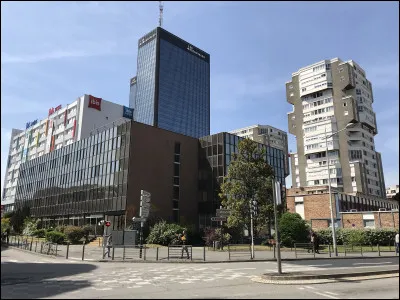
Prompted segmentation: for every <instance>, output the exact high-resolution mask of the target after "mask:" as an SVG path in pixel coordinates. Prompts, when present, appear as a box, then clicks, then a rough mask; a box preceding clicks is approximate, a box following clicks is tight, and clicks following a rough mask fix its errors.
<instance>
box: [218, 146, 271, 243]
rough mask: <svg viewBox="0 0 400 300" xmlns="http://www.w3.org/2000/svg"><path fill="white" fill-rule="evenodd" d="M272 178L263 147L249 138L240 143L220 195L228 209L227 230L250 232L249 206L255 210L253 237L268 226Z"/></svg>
mask: <svg viewBox="0 0 400 300" xmlns="http://www.w3.org/2000/svg"><path fill="white" fill-rule="evenodd" d="M273 175H274V171H273V169H272V167H271V166H270V165H269V164H268V163H267V162H266V153H265V148H264V147H260V145H259V144H258V143H256V142H254V141H252V140H250V139H244V140H242V141H240V142H239V145H238V153H235V154H234V155H233V160H232V161H231V164H230V166H229V169H228V174H227V176H225V178H224V182H223V183H222V185H221V193H220V194H219V195H220V198H221V203H222V205H223V207H224V208H227V209H230V210H231V215H230V216H229V217H228V222H227V226H228V227H230V228H232V227H239V228H242V229H244V228H247V229H249V228H250V209H251V207H252V206H253V207H255V209H256V213H255V214H254V216H253V228H254V235H255V236H257V233H258V232H259V231H260V229H262V228H263V227H265V225H266V224H269V221H270V219H271V217H272V215H273V202H272V201H273V198H272V176H273ZM251 202H253V205H251Z"/></svg>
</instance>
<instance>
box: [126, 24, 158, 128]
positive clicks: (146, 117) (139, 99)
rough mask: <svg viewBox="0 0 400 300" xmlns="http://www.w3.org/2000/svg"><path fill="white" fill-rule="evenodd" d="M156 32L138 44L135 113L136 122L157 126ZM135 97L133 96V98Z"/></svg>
mask: <svg viewBox="0 0 400 300" xmlns="http://www.w3.org/2000/svg"><path fill="white" fill-rule="evenodd" d="M156 35H157V33H156V30H153V31H152V32H150V33H148V34H147V35H145V36H144V37H143V38H141V39H140V40H139V43H138V57H137V74H136V80H137V83H136V96H135V97H134V99H135V104H134V106H131V107H132V108H134V109H135V110H134V112H133V118H134V120H135V121H137V122H140V123H144V124H147V125H151V126H156V125H157V124H156V122H155V121H156V120H155V115H154V114H155V103H154V101H155V91H156V57H157V55H156V54H157V38H156ZM132 97H133V96H132Z"/></svg>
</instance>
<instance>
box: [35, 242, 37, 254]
mask: <svg viewBox="0 0 400 300" xmlns="http://www.w3.org/2000/svg"><path fill="white" fill-rule="evenodd" d="M36 249H37V241H36V243H35V252H36Z"/></svg>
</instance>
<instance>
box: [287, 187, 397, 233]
mask: <svg viewBox="0 0 400 300" xmlns="http://www.w3.org/2000/svg"><path fill="white" fill-rule="evenodd" d="M286 195H287V196H286V203H287V208H288V210H289V211H290V212H296V213H298V214H300V216H301V217H302V218H303V219H305V220H306V221H308V222H309V223H310V224H311V226H312V228H314V229H319V228H328V227H330V226H331V216H330V208H329V207H330V206H329V193H328V186H318V187H304V188H303V187H300V188H291V189H288V190H287V192H286ZM332 206H333V216H334V218H335V220H336V222H335V223H336V226H337V227H343V228H349V227H351V228H368V227H374V228H394V227H396V228H398V227H399V213H398V209H399V203H398V202H396V201H391V200H386V199H381V198H376V197H371V196H363V195H359V196H353V195H348V194H345V193H341V192H338V191H337V190H335V189H333V190H332Z"/></svg>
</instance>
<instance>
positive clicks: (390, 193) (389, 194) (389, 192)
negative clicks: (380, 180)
mask: <svg viewBox="0 0 400 300" xmlns="http://www.w3.org/2000/svg"><path fill="white" fill-rule="evenodd" d="M397 193H399V185H398V184H397V185H392V186H390V187H387V188H386V198H387V199H391V198H393V197H394V196H395V195H396V194H397Z"/></svg>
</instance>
